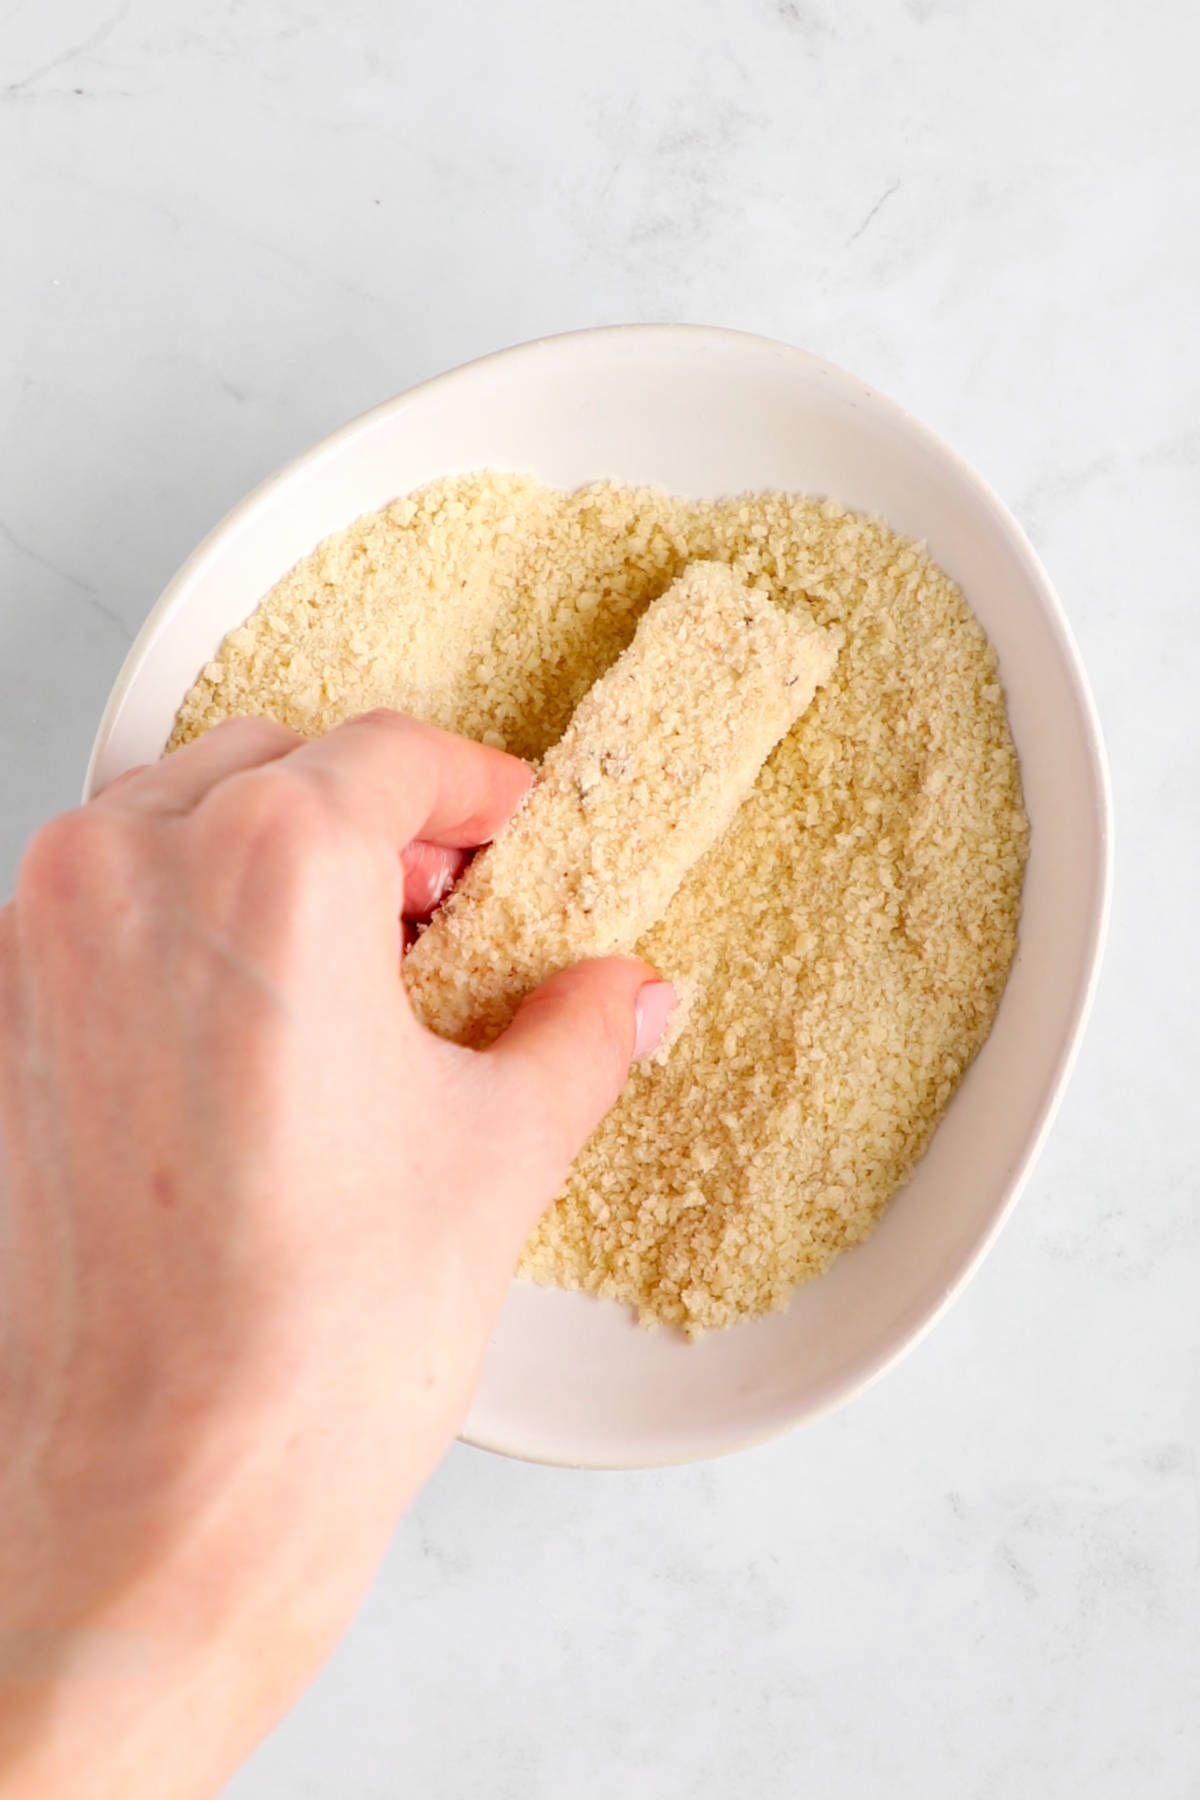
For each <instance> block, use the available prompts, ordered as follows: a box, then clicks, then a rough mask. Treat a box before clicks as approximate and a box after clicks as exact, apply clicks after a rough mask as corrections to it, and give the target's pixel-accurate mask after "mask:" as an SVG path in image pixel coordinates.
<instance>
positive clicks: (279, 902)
mask: <svg viewBox="0 0 1200 1800" xmlns="http://www.w3.org/2000/svg"><path fill="white" fill-rule="evenodd" d="M529 779H530V775H529V771H528V769H527V768H526V767H525V765H524V764H523V763H520V762H518V761H516V760H515V759H514V758H512V757H508V756H505V755H503V754H501V753H500V752H498V751H494V750H489V749H486V748H484V747H483V746H481V745H477V744H471V743H468V742H466V741H465V740H463V739H459V738H454V737H450V736H448V735H446V734H444V733H441V732H437V731H433V730H431V729H429V728H426V727H423V726H420V725H417V724H415V723H414V722H413V721H411V720H408V719H405V718H402V717H400V716H398V715H396V714H375V715H371V716H369V717H368V718H365V719H361V720H357V721H355V722H354V723H352V724H349V725H346V726H343V727H342V728H341V729H340V730H338V731H335V732H333V733H331V734H330V735H329V736H328V737H325V738H323V739H321V740H319V741H317V742H314V743H309V744H302V743H301V742H300V740H299V739H297V738H296V737H294V736H293V735H292V734H291V733H290V732H287V731H285V730H284V729H283V728H282V727H278V726H275V725H273V724H271V723H269V722H267V721H264V720H237V721H234V722H231V723H229V724H226V725H222V726H220V727H218V728H217V729H216V730H214V731H212V732H211V733H209V735H208V736H207V737H205V738H204V739H203V740H201V741H200V742H199V743H197V744H194V745H191V746H189V747H188V748H186V749H184V750H182V751H179V752H177V753H176V754H175V755H173V756H171V757H170V758H168V759H167V760H166V761H165V762H162V763H159V764H157V765H155V766H154V767H151V768H146V769H142V770H138V771H135V772H134V773H133V774H131V775H129V776H126V777H124V778H123V779H122V780H121V781H120V782H118V783H116V784H114V786H113V787H112V788H110V789H108V790H107V791H106V792H105V793H104V794H103V795H101V796H100V798H99V799H98V800H96V801H94V802H92V804H90V805H89V806H86V807H83V808H81V809H80V810H78V811H76V812H73V813H69V814H67V815H65V816H64V817H62V818H60V819H57V820H54V821H52V822H51V823H50V824H49V825H48V826H46V827H45V828H44V829H43V830H42V831H41V832H40V833H39V834H38V836H37V837H36V838H35V839H34V841H33V844H32V846H31V848H30V850H29V853H28V855H27V857H26V860H25V863H24V865H23V868H22V871H21V875H20V879H19V883H18V888H17V894H16V898H15V900H14V901H13V903H12V904H11V905H10V906H8V907H7V908H5V909H4V910H3V912H0V1235H2V1241H3V1255H2V1262H0V1441H2V1442H3V1445H4V1453H3V1463H2V1467H0V1596H2V1599H0V1781H3V1778H4V1777H5V1776H6V1777H7V1784H6V1785H5V1786H4V1791H5V1794H6V1795H8V1796H10V1800H16V1797H17V1796H24V1795H26V1794H28V1795H32V1794H34V1793H36V1794H37V1795H38V1796H39V1800H56V1797H58V1796H66V1795H68V1794H69V1795H70V1796H71V1800H85V1797H90V1796H93V1795H95V1796H100V1795H104V1796H108V1795H112V1796H117V1795H119V1796H121V1800H137V1797H138V1796H141V1795H146V1796H154V1797H155V1800H160V1797H167V1796H169V1797H170V1800H176V1797H178V1800H190V1797H191V1796H197V1797H198V1796H202V1795H204V1796H207V1795H210V1794H212V1793H214V1792H216V1790H217V1789H218V1788H219V1787H220V1785H221V1784H222V1782H223V1781H224V1780H225V1778H226V1777H227V1776H228V1774H229V1773H230V1772H231V1770H232V1769H233V1768H234V1767H235V1766H236V1764H237V1762H238V1761H239V1760H240V1759H241V1758H242V1756H244V1755H245V1753H246V1752H247V1751H248V1749H249V1748H250V1747H251V1746H252V1744H253V1743H254V1742H255V1741H256V1740H257V1739H258V1738H259V1737H260V1736H261V1735H262V1733H263V1732H264V1731H265V1730H266V1729H267V1727H268V1726H269V1725H270V1724H271V1723H272V1722H273V1721H274V1720H275V1719H276V1718H277V1717H278V1716H279V1714H280V1713H281V1712H282V1711H283V1710H284V1709H285V1708H286V1707H287V1706H288V1705H289V1704H290V1702H291V1701H292V1700H293V1699H294V1698H295V1696H296V1695H297V1693H298V1692H299V1691H300V1690H301V1688H302V1687H303V1686H304V1685H305V1684H306V1683H307V1681H308V1680H309V1679H310V1678H311V1676H312V1675H313V1674H314V1672H315V1671H316V1669H317V1668H318V1667H319V1665H320V1663H321V1662H322V1661H323V1660H324V1658H325V1656H326V1655H327V1654H328V1652H329V1650H330V1649H331V1648H332V1646H333V1644H334V1642H335V1641H336V1639H337V1637H338V1635H339V1634H340V1632H341V1631H342V1629H343V1628H344V1626H345V1624H346V1622H347V1620H348V1618H349V1617H350V1615H351V1613H352V1611H353V1609H354V1607H355V1606H356V1604H357V1603H358V1600H359V1598H360V1597H361V1595H362V1592H363V1590H364V1588H365V1587H366V1584H367V1582H368V1581H369V1579H370V1576H371V1574H372V1571H373V1570H374V1568H375V1566H376V1563H377V1561H378V1559H379V1557H380V1555H381V1553H382V1551H383V1549H384V1547H385V1545H386V1543H387V1540H388V1537H389V1534H390V1533H391V1531H392V1530H393V1528H394V1526H395V1523H396V1521H397V1518H398V1517H399V1515H400V1513H401V1511H402V1509H403V1507H404V1505H405V1503H406V1502H407V1501H408V1500H409V1498H410V1497H411V1495H412V1494H413V1492H414V1490H415V1489H416V1488H417V1486H418V1485H419V1483H420V1482H421V1481H422V1480H423V1479H424V1477H425V1476H426V1475H427V1474H428V1472H429V1470H430V1469H431V1468H432V1466H433V1464H434V1463H435V1462H436V1460H437V1459H438V1457H439V1456H440V1455H441V1454H442V1451H443V1450H444V1448H445V1446H446V1444H447V1443H448V1441H449V1440H450V1438H451V1437H452V1435H453V1433H454V1432H455V1430H456V1429H457V1428H458V1426H459V1425H460V1423H461V1422H462V1420H463V1418H464V1416H465V1413H466V1410H467V1406H468V1403H469V1400H470V1396H471V1393H472V1391H473V1388H474V1386H475V1382H476V1379H477V1377H478V1373H479V1368H480V1362H481V1359H482V1355H483V1351H484V1346H485V1344H486V1341H487V1337H488V1333H489V1330H490V1328H491V1325H492V1323H493V1321H494V1319H495V1316H496V1313H497V1311H498V1309H499V1306H500V1303H501V1300H502V1297H503V1294H504V1291H505V1287H506V1285H507V1283H508V1281H509V1279H510V1277H511V1274H512V1270H513V1266H514V1262H515V1260H516V1257H517V1255H518V1253H519V1250H520V1246H521V1244H522V1242H523V1240H524V1237H525V1235H526V1233H527V1232H528V1230H529V1228H530V1227H531V1226H532V1225H533V1223H534V1222H535V1220H536V1219H537V1217H538V1215H539V1213H540V1212H541V1211H542V1209H543V1208H544V1207H545V1206H546V1205H547V1204H548V1202H549V1201H550V1199H551V1198H552V1197H553V1195H554V1194H555V1192H556V1191H557V1189H558V1188H559V1186H560V1185H561V1183H562V1181H563V1178H564V1176H565V1174H566V1171H567V1169H568V1166H569V1164H570V1162H571V1160H572V1158H573V1157H574V1156H575V1154H576V1153H577V1152H578V1150H579V1148H580V1146H581V1145H582V1143H583V1141H584V1140H585V1138H586V1137H587V1136H588V1134H589V1133H590V1132H591V1130H592V1129H593V1128H594V1126H595V1125H596V1124H597V1123H598V1121H599V1120H600V1118H601V1116H602V1115H603V1114H604V1112H605V1111H606V1110H607V1109H608V1108H609V1106H611V1104H612V1102H613V1101H614V1100H615V1099H616V1097H617V1095H618V1093H619V1091H620V1089H621V1086H622V1084H623V1082H624V1080H625V1077H626V1074H627V1072H628V1068H629V1064H630V1059H631V1058H632V1057H633V1056H634V1054H635V1050H636V1052H637V1053H639V1054H642V1053H646V1052H648V1051H649V1050H650V1049H652V1048H653V1046H654V1043H655V1042H656V1041H657V1038H658V1035H659V1033H660V1032H661V1028H662V1023H663V1021H664V1018H665V1014H666V1011H667V1008H668V1006H669V1004H670V1002H671V1000H672V998H673V996H672V994H671V990H670V989H669V988H667V987H665V986H664V985H661V984H658V985H655V986H652V987H648V986H647V984H648V983H654V982H655V979H656V978H655V975H654V971H653V970H652V969H649V968H648V967H647V966H646V965H645V964H642V963H638V962H633V961H620V960H612V961H605V962H595V963H590V964H584V965H581V966H580V967H578V968H575V969H572V970H568V971H566V972H565V973H564V974H562V975H560V976H557V977H556V978H555V979H554V980H553V981H551V982H550V983H548V984H547V986H546V987H545V988H543V989H542V990H541V991H540V992H539V993H538V994H536V995H535V996H534V997H533V999H532V1000H531V1001H530V1002H529V1003H528V1004H527V1005H526V1006H525V1008H524V1009H523V1010H522V1012H521V1013H520V1014H519V1016H518V1017H517V1019H516V1021H515V1022H514V1023H513V1025H512V1026H511V1028H510V1029H509V1031H508V1032H507V1033H506V1034H505V1036H504V1037H503V1038H501V1039H500V1040H499V1041H498V1042H497V1043H496V1044H494V1045H493V1046H492V1047H491V1048H490V1049H489V1050H488V1051H487V1052H485V1053H483V1054H478V1055H477V1054H474V1053H472V1052H471V1051H467V1050H462V1049H459V1048H458V1047H457V1046H454V1045H451V1044H447V1043H443V1042H442V1041H440V1040H439V1039H437V1038H434V1037H432V1036H431V1035H430V1034H429V1033H427V1032H426V1031H424V1030H423V1029H422V1028H421V1026H419V1025H418V1024H417V1022H416V1020H415V1019H414V1017H413V1015H412V1013H411V1012H410V1010H409V1008H408V1005H407V1003H406V1000H405V997H404V991H403V987H402V985H401V983H400V981H399V979H398V974H397V959H398V956H399V942H400V931H399V928H398V915H400V914H402V913H403V914H408V915H412V914H419V913H420V912H422V911H425V910H427V909H428V907H429V905H430V904H431V901H432V899H433V898H435V897H436V895H437V893H438V891H439V889H440V888H442V887H444V885H445V884H446V880H447V878H448V877H449V876H451V875H452V874H453V873H454V872H455V870H456V868H457V866H458V864H459V862H460V861H461V851H462V849H463V848H464V847H470V846H472V845H477V844H480V843H483V842H486V841H487V840H488V839H489V838H490V837H491V836H492V835H493V834H494V832H495V831H496V830H497V829H498V828H499V826H500V825H501V824H502V823H503V822H504V820H505V819H506V818H507V817H508V815H509V814H510V812H511V811H512V809H513V807H514V806H515V805H516V804H517V802H518V801H519V800H520V798H521V797H522V795H523V794H524V792H525V789H526V787H527V785H528V782H529ZM639 997H640V998H639ZM639 1020H640V1026H639Z"/></svg>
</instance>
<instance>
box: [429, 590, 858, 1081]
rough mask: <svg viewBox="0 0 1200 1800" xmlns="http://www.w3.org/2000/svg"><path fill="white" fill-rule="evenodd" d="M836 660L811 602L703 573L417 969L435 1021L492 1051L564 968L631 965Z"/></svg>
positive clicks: (674, 596)
mask: <svg viewBox="0 0 1200 1800" xmlns="http://www.w3.org/2000/svg"><path fill="white" fill-rule="evenodd" d="M836 659H837V640H836V638H835V637H834V636H833V634H832V633H830V632H827V631H821V630H820V629H819V627H818V626H816V625H815V624H814V623H813V620H812V616H811V614H810V613H809V612H808V609H807V608H806V607H805V606H804V605H803V603H802V602H797V603H796V604H795V605H794V606H793V607H792V609H791V610H790V611H788V612H784V611H783V610H782V609H781V608H780V607H778V606H776V605H774V603H773V602H772V601H770V600H768V599H767V598H766V596H765V595H764V594H762V593H760V592H759V591H757V590H756V589H753V588H748V587H747V586H746V584H745V582H744V581H742V580H741V578H740V577H739V576H738V575H736V574H735V573H734V571H733V570H732V569H730V568H729V567H728V566H727V565H726V564H724V563H714V562H698V563H690V564H689V565H688V566H687V568H686V569H684V571H683V573H682V574H681V575H680V576H679V577H678V579H677V580H676V581H675V582H674V583H673V584H672V585H671V586H670V587H669V588H668V589H667V591H666V593H665V594H664V595H663V596H662V598H661V599H659V600H655V601H654V602H653V603H652V604H651V605H650V606H649V607H648V608H647V610H646V611H645V612H644V613H643V614H642V616H641V619H640V620H639V622H638V627H637V630H636V631H635V632H634V635H633V641H632V643H631V644H630V645H629V646H628V648H627V649H625V650H623V651H622V652H621V655H620V656H619V657H618V658H617V660H616V662H615V663H614V664H613V665H612V667H611V668H610V669H607V670H606V671H605V672H604V674H603V675H601V676H600V679H599V680H598V681H597V682H596V684H595V686H594V687H592V688H590V689H589V690H588V692H587V693H586V694H585V695H584V697H583V699H582V700H581V701H580V702H579V705H578V706H577V707H576V709H575V712H574V714H573V716H572V718H571V722H570V724H569V725H568V726H567V729H566V731H565V732H564V733H563V735H562V737H561V738H560V739H559V740H558V742H557V743H556V744H553V745H552V746H551V747H550V749H549V750H548V751H547V752H546V757H545V761H544V762H543V765H542V769H541V773H540V775H539V777H538V780H537V783H536V785H535V787H534V788H533V791H532V792H531V794H530V795H529V797H528V799H527V800H526V802H525V804H524V805H523V806H522V807H521V808H519V810H518V811H517V813H516V815H515V816H514V818H513V819H512V820H511V821H510V822H509V824H508V825H507V826H506V827H505V829H504V830H503V831H502V832H501V833H500V835H499V837H498V838H497V840H496V842H495V843H494V844H493V845H492V846H491V847H490V848H489V849H487V850H484V851H483V852H482V853H481V855H479V856H478V857H477V858H476V859H475V861H474V863H473V864H472V865H471V867H470V869H469V870H468V871H467V873H466V875H465V876H464V878H463V880H462V881H461V882H460V883H459V885H458V888H457V890H456V891H455V893H453V894H452V895H451V897H450V899H449V900H448V901H447V903H446V905H445V906H443V907H442V908H441V910H440V911H439V912H438V913H437V914H436V915H435V917H434V919H433V922H432V923H431V924H430V926H429V928H428V929H427V930H426V931H425V933H424V934H423V935H422V936H421V938H419V940H418V941H417V943H416V945H415V946H414V947H413V949H412V951H411V953H410V954H409V955H408V956H407V957H406V958H405V961H404V975H405V980H406V982H407V985H408V993H409V998H410V999H411V1000H412V1002H413V1005H414V1007H415V1008H416V1011H417V1013H418V1015H419V1016H420V1018H421V1019H422V1020H423V1021H424V1023H425V1024H426V1025H428V1026H430V1027H431V1028H432V1029H433V1030H434V1031H436V1032H438V1033H439V1034H440V1035H441V1036H442V1037H449V1038H453V1039H454V1040H455V1041H456V1042H458V1043H461V1044H472V1045H474V1046H476V1047H481V1046H482V1045H484V1044H487V1043H490V1042H491V1040H492V1039H493V1038H494V1037H496V1036H497V1035H498V1034H499V1032H501V1031H502V1030H503V1029H504V1027H505V1026H506V1025H507V1024H508V1023H509V1022H510V1020H511V1019H512V1016H513V1014H514V1013H515V1012H516V1010H517V1007H518V1006H519V1005H520V1003H521V1001H522V1000H523V999H524V998H525V996H526V995H527V994H531V993H532V992H533V990H534V988H536V987H538V986H539V985H540V984H541V983H542V982H543V981H545V980H546V979H547V978H548V977H549V976H550V975H553V974H554V973H555V971H556V970H558V969H563V968H566V967H567V965H568V964H570V963H574V962H581V961H582V960H583V959H584V958H585V957H591V956H611V955H615V954H618V953H622V952H628V951H630V950H632V948H633V946H634V945H635V944H636V943H637V941H638V939H639V938H640V937H641V936H642V934H643V932H645V931H648V930H649V928H650V927H651V926H652V925H655V924H657V922H658V920H659V919H660V918H661V917H662V915H663V913H664V912H665V911H666V908H667V905H668V903H669V901H670V899H671V897H672V895H673V894H674V893H675V890H676V889H677V888H678V886H679V884H680V882H681V881H682V879H683V877H684V876H685V875H686V873H687V871H688V870H689V869H690V868H691V866H692V864H693V863H694V862H696V861H697V859H698V858H699V857H700V856H702V855H703V854H704V852H705V851H706V850H707V849H708V848H709V847H710V845H712V844H713V843H715V841H716V840H717V838H719V837H720V835H721V833H722V832H723V831H724V830H725V829H726V827H727V826H728V825H729V823H730V821H731V820H732V818H733V816H734V814H735V813H736V811H737V809H738V807H739V806H740V805H741V803H742V801H743V800H744V799H745V798H746V795H747V794H748V793H749V792H750V789H751V787H752V786H753V785H754V781H755V778H756V777H757V775H758V773H759V770H760V769H761V768H762V766H763V763H764V762H765V761H766V759H767V757H768V755H769V754H770V752H771V751H772V750H773V749H774V748H775V746H776V744H777V743H778V742H779V740H780V738H781V737H783V735H784V733H785V732H786V731H787V730H788V729H789V727H790V726H792V725H793V724H795V722H796V720H797V719H798V718H799V716H800V714H801V713H802V712H803V711H804V709H805V707H806V706H808V704H809V703H810V701H811V700H812V697H813V694H814V693H815V691H816V688H817V684H818V683H819V682H822V681H826V680H828V678H829V673H830V670H831V669H832V668H833V665H834V662H835V661H836Z"/></svg>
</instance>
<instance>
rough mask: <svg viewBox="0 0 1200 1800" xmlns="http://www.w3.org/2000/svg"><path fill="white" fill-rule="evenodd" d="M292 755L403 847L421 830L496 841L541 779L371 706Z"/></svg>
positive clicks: (341, 802)
mask: <svg viewBox="0 0 1200 1800" xmlns="http://www.w3.org/2000/svg"><path fill="white" fill-rule="evenodd" d="M287 762H288V767H289V769H290V770H291V772H292V774H293V775H302V776H303V777H304V779H305V780H306V781H312V782H315V783H317V784H318V785H319V786H321V787H322V788H323V789H324V790H325V791H326V793H327V795H328V797H329V798H330V799H331V800H332V801H333V802H334V804H335V805H336V806H337V808H338V809H339V811H341V812H342V813H344V814H346V815H347V816H349V817H350V818H352V819H353V820H354V821H355V823H356V824H357V825H358V826H359V827H360V828H361V829H362V830H363V831H364V832H366V833H367V834H368V835H369V836H371V837H376V838H382V839H384V840H385V841H386V842H388V843H389V844H391V845H393V846H394V847H395V848H396V849H397V850H403V849H405V847H406V846H407V845H408V844H410V843H411V842H412V841H413V839H414V838H418V837H419V838H423V839H424V840H425V841H426V842H427V843H431V844H443V845H446V846H448V847H450V848H454V849H469V848H471V847H472V846H473V845H475V844H486V843H489V842H490V841H491V839H492V838H493V837H495V835H496V833H497V831H499V829H500V827H501V826H502V825H504V824H506V823H507V821H508V819H509V818H510V817H511V815H512V813H513V812H514V811H515V810H516V808H517V806H518V805H519V803H520V802H521V801H522V800H523V799H524V797H525V795H526V793H527V792H528V791H529V787H530V784H531V783H532V781H533V771H532V770H531V769H530V767H529V765H528V763H524V762H522V761H521V760H520V759H519V758H518V757H516V756H508V755H506V754H505V752H504V751H503V750H493V749H491V748H490V746H489V745H487V744H477V743H475V742H474V741H473V740H472V739H471V738H463V737H456V736H455V735H454V733H453V732H450V731H439V730H438V729H437V728H436V726H433V725H423V724H421V723H420V722H419V721H418V720H417V719H410V718H408V717H407V716H406V715H405V714H404V713H397V712H384V711H379V712H371V713H364V714H363V716H362V717H361V718H359V719H351V720H350V721H349V722H348V723H347V724H345V725H339V726H338V727H337V728H336V730H334V731H331V732H329V733H328V734H327V735H326V736H325V737H322V738H316V739H314V740H312V741H311V742H310V743H307V744H304V745H302V746H301V748H300V749H298V750H294V751H293V752H292V754H291V755H290V756H289V757H288V759H287Z"/></svg>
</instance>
